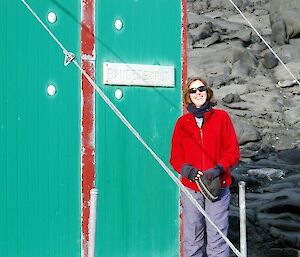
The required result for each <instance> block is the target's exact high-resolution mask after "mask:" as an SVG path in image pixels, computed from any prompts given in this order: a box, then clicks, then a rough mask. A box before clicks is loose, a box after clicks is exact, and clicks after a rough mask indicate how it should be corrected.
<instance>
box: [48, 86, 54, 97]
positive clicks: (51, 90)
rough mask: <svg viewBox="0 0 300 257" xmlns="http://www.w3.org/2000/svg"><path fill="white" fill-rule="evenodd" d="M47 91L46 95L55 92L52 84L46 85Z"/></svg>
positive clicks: (52, 94) (51, 94)
mask: <svg viewBox="0 0 300 257" xmlns="http://www.w3.org/2000/svg"><path fill="white" fill-rule="evenodd" d="M47 93H48V95H50V96H54V95H55V93H56V88H55V86H54V85H49V86H48V87H47Z"/></svg>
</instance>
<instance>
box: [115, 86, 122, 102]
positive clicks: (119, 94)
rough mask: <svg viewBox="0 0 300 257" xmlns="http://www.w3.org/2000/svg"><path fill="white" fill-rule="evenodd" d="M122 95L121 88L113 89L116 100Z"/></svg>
mask: <svg viewBox="0 0 300 257" xmlns="http://www.w3.org/2000/svg"><path fill="white" fill-rule="evenodd" d="M122 97H123V92H122V90H121V89H119V88H118V89H117V90H116V91H115V98H117V99H118V100H120V99H121V98H122Z"/></svg>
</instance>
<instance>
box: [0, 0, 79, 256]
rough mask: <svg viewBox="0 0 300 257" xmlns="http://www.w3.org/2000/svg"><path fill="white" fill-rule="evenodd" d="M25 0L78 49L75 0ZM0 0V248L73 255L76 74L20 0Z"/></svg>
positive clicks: (76, 187)
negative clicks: (52, 17) (50, 15)
mask: <svg viewBox="0 0 300 257" xmlns="http://www.w3.org/2000/svg"><path fill="white" fill-rule="evenodd" d="M28 3H29V4H30V5H31V6H32V8H33V9H34V10H35V11H36V12H37V14H38V15H39V16H40V17H41V19H42V20H43V21H44V22H45V23H46V24H47V26H49V27H50V29H51V30H52V31H53V32H54V33H55V34H56V35H57V36H58V38H60V39H61V41H62V42H64V43H65V44H66V45H67V46H68V47H70V49H72V51H74V52H75V53H77V54H78V52H79V46H80V41H79V36H80V35H79V31H80V30H79V25H78V20H77V19H78V18H77V17H80V2H79V1H73V0H64V1H51V0H44V1H38V0H30V1H29V0H28ZM0 7H1V8H0V24H1V25H0V26H1V40H0V56H1V62H0V68H1V78H0V79H1V83H0V175H1V179H0V204H1V207H0V208H1V209H0V255H1V257H47V256H49V257H54V256H55V257H58V256H61V257H67V256H69V257H76V256H80V252H81V250H80V247H81V246H80V244H81V243H80V224H81V218H80V217H81V214H80V74H79V73H78V70H77V69H76V67H75V66H73V65H70V66H68V67H67V69H66V68H64V65H63V62H64V60H63V55H62V53H61V51H60V49H59V47H58V46H57V45H56V44H55V42H54V41H53V39H51V38H50V36H49V35H48V34H47V33H46V32H45V30H44V29H43V28H42V27H41V25H39V24H38V22H37V20H36V19H35V18H34V17H33V16H32V15H31V14H30V12H29V11H28V10H27V9H26V8H25V6H24V5H23V4H22V2H21V1H19V0H18V1H9V0H4V1H1V3H0ZM50 11H53V12H55V13H56V15H57V21H56V22H55V23H53V24H51V23H49V22H48V20H47V16H48V13H49V12H50ZM50 84H52V85H53V86H54V87H55V89H56V93H55V94H54V95H53V96H50V95H49V94H48V91H47V89H48V86H49V85H50ZM52 89H53V87H52ZM49 93H50V94H52V93H53V91H52V93H51V87H50V88H49Z"/></svg>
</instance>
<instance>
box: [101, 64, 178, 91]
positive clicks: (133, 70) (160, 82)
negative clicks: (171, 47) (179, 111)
mask: <svg viewBox="0 0 300 257" xmlns="http://www.w3.org/2000/svg"><path fill="white" fill-rule="evenodd" d="M103 84H109V85H124V86H125V85H130V86H133V85H136V86H159V87H174V85H175V69H174V67H173V66H160V65H144V64H128V63H111V62H104V63H103Z"/></svg>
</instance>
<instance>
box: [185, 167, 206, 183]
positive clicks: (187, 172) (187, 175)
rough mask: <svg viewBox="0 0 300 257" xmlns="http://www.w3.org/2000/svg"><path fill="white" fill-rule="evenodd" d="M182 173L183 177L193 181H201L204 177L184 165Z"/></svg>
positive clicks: (193, 168) (192, 168)
mask: <svg viewBox="0 0 300 257" xmlns="http://www.w3.org/2000/svg"><path fill="white" fill-rule="evenodd" d="M180 173H181V175H182V176H184V177H185V178H187V179H189V180H192V181H195V180H197V179H199V177H200V176H201V175H202V172H201V171H199V170H198V169H197V168H195V167H193V166H192V165H189V164H184V165H183V167H182V168H181V172H180Z"/></svg>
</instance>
